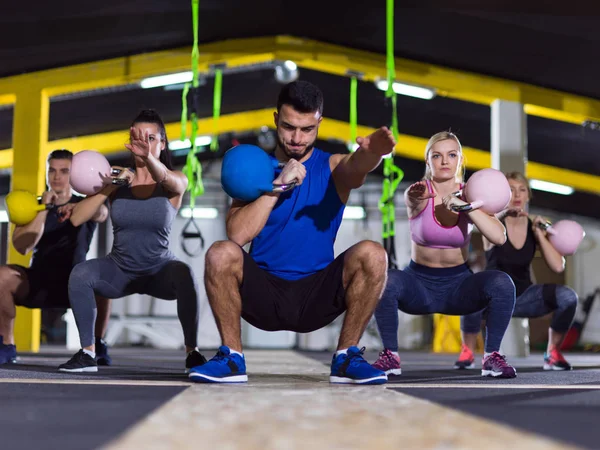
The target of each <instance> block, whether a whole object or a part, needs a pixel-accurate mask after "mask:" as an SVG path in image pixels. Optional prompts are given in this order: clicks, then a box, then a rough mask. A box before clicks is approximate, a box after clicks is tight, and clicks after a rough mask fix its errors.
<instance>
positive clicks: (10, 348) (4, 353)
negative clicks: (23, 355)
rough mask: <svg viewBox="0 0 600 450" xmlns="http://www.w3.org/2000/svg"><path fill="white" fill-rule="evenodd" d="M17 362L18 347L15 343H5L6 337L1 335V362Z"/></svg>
mask: <svg viewBox="0 0 600 450" xmlns="http://www.w3.org/2000/svg"><path fill="white" fill-rule="evenodd" d="M15 362H17V347H15V346H14V345H13V344H4V338H3V337H2V336H0V364H9V363H15Z"/></svg>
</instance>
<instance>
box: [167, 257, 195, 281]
mask: <svg viewBox="0 0 600 450" xmlns="http://www.w3.org/2000/svg"><path fill="white" fill-rule="evenodd" d="M169 264H170V267H169V270H170V272H171V274H172V275H171V276H172V277H173V278H174V279H175V280H176V281H184V280H190V279H194V272H193V271H192V268H191V267H190V266H189V265H188V264H186V263H184V262H183V261H172V262H171V263H169Z"/></svg>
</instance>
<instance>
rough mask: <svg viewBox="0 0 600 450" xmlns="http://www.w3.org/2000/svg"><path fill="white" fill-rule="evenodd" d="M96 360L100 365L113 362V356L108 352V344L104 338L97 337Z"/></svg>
mask: <svg viewBox="0 0 600 450" xmlns="http://www.w3.org/2000/svg"><path fill="white" fill-rule="evenodd" d="M96 362H97V363H98V365H99V366H110V365H111V364H112V358H111V357H110V356H109V354H108V345H107V344H106V342H105V341H104V339H102V338H96Z"/></svg>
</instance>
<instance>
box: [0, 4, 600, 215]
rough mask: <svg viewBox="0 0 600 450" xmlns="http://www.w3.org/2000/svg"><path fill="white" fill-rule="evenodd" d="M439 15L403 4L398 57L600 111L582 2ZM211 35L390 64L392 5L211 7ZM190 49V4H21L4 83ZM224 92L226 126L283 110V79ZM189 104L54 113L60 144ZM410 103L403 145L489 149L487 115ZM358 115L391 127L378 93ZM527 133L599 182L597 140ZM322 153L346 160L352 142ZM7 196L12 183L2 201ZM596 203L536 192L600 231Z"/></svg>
mask: <svg viewBox="0 0 600 450" xmlns="http://www.w3.org/2000/svg"><path fill="white" fill-rule="evenodd" d="M436 3H438V5H437V6H438V7H435V6H436ZM440 3H442V2H418V3H417V2H412V1H411V2H406V1H405V2H402V1H398V0H397V1H396V18H395V37H396V39H395V49H396V56H398V57H405V58H409V59H415V60H420V61H425V62H431V63H435V64H439V65H444V66H449V67H454V68H457V69H462V70H470V71H473V72H478V73H483V74H488V75H493V76H497V77H502V78H507V79H512V80H517V81H523V82H528V83H531V84H535V85H539V86H544V87H548V88H554V89H560V90H563V91H567V92H571V93H576V94H580V95H585V96H589V97H595V98H598V99H600V85H599V84H598V82H597V80H599V79H600V60H599V59H598V58H597V57H595V55H596V54H597V48H598V44H599V43H600V27H598V21H597V17H596V16H595V14H589V11H587V12H586V11H582V13H581V15H574V14H575V12H576V11H577V8H576V7H577V6H578V5H577V2H570V5H571V6H572V8H571V9H570V11H571V15H570V16H563V15H561V14H560V11H558V10H556V8H555V10H554V11H551V10H550V9H549V8H548V7H546V8H545V9H546V10H545V11H542V10H538V11H535V10H533V9H531V10H530V12H529V13H526V12H524V11H519V10H518V7H519V4H518V3H517V2H507V1H498V0H496V1H491V2H486V5H487V6H486V8H489V9H487V10H482V9H476V8H481V7H480V6H479V5H477V3H481V2H474V1H473V2H464V1H457V2H453V3H452V4H453V5H454V6H453V8H440V7H439V4H440ZM446 3H448V4H449V2H446ZM417 4H418V5H419V7H416V6H415V5H417ZM469 4H471V5H476V6H473V7H472V8H469ZM325 6H327V8H328V10H329V11H330V12H327V11H325V9H324V8H325ZM530 6H531V5H530ZM571 6H570V7H571ZM492 8H493V9H494V11H492ZM532 8H533V6H532ZM199 33H200V42H201V43H204V42H213V41H220V40H225V39H233V38H245V37H256V36H274V35H279V34H287V35H294V36H301V37H307V38H311V39H316V40H320V41H324V42H329V43H334V44H339V45H344V46H347V47H352V48H357V49H363V50H369V51H373V52H377V53H382V54H383V53H385V1H383V0H380V1H378V2H364V1H349V0H346V1H339V0H332V1H329V2H316V1H314V0H305V1H303V2H301V3H298V2H290V1H275V0H271V1H266V0H253V1H249V0H200V26H199ZM191 42H192V29H191V8H190V1H188V0H177V1H166V0H143V1H142V0H120V1H117V0H104V1H102V2H95V1H94V2H92V1H81V0H80V1H77V2H76V1H73V0H62V1H58V2H48V1H40V0H33V1H30V2H11V8H10V10H8V9H4V10H3V13H2V14H1V15H0V61H2V64H0V76H7V75H13V74H19V73H24V72H29V71H34V70H41V69H47V68H52V67H60V66H64V65H69V64H75V63H82V62H89V61H96V60H101V59H106V58H111V57H117V56H123V55H131V54H137V53H141V52H148V51H155V50H163V49H169V48H177V47H183V46H189V45H191ZM300 76H301V78H303V79H307V80H309V81H313V82H315V83H316V84H318V85H319V86H320V87H321V88H322V90H323V91H324V94H325V115H326V116H327V117H331V118H333V119H338V120H347V118H348V116H349V111H348V98H349V94H348V92H349V81H348V79H346V78H339V77H335V76H333V75H328V74H323V73H319V72H313V71H309V70H301V73H300ZM223 86H224V89H223V107H222V113H223V114H227V113H232V112H240V111H248V110H253V109H259V108H266V107H273V106H274V105H275V100H276V96H277V92H278V90H279V88H280V86H281V85H279V84H278V83H277V82H276V81H275V79H274V77H273V73H272V70H259V71H254V72H249V73H238V74H231V75H226V76H225V77H224V85H223ZM202 89H203V94H205V95H203V98H206V102H205V103H203V108H204V111H203V114H202V115H203V116H210V115H211V112H212V109H211V102H212V79H209V80H208V82H207V84H206V85H205V86H204V87H203V88H202ZM180 95H181V93H180V91H167V90H164V89H162V88H157V89H149V90H141V89H132V90H124V91H117V92H113V93H107V94H104V95H98V96H89V97H82V98H75V99H69V100H62V101H57V102H52V104H51V120H50V131H49V132H50V139H58V138H62V137H68V136H76V135H81V134H89V133H94V132H103V131H110V130H119V129H125V128H126V127H127V125H128V124H129V122H130V120H131V119H132V118H133V116H134V115H135V114H136V112H137V111H138V110H139V109H140V108H147V107H151V108H156V109H158V110H159V111H160V112H161V113H162V114H163V116H164V118H165V120H166V121H177V120H179V118H180V111H181V109H180V108H181V98H180ZM398 100H399V127H400V132H402V133H406V134H409V135H415V136H420V137H425V138H427V137H429V136H431V135H432V134H433V133H435V132H437V131H440V130H443V129H452V130H453V131H455V132H456V133H457V134H458V135H459V136H460V138H461V140H462V143H463V145H466V146H471V147H475V148H480V149H483V150H489V146H490V109H489V108H488V107H485V106H481V105H475V104H470V103H465V102H461V101H457V100H452V99H447V98H439V97H438V98H436V99H434V100H431V101H425V100H418V99H413V98H409V97H402V96H400V97H399V98H398ZM358 102H359V113H358V114H359V117H358V120H359V123H361V124H363V125H369V126H380V125H389V122H390V108H389V105H388V104H387V102H386V100H385V98H384V95H383V93H382V92H380V91H378V90H377V89H375V87H374V86H373V85H372V84H370V83H363V82H360V83H359V93H358ZM527 125H528V152H529V160H531V161H536V162H540V163H545V164H549V165H555V166H559V167H563V168H568V169H572V170H576V171H580V172H586V173H591V174H596V175H597V174H600V162H599V161H600V158H598V150H597V149H598V147H599V144H600V134H598V132H595V131H592V130H589V129H584V128H582V127H580V126H577V125H572V124H565V123H559V122H554V121H550V120H546V119H541V118H537V117H531V116H530V117H528V123H527ZM11 130H12V109H11V108H5V109H3V110H0V148H6V147H9V146H10V145H11V132H12V131H11ZM125 138H126V136H124V140H125ZM222 139H223V142H222V146H223V147H227V146H228V145H230V144H231V141H230V140H228V139H229V137H223V138H222ZM250 139H251V138H250ZM322 146H324V147H326V148H327V150H329V151H345V149H344V146H343V145H342V144H340V143H338V144H334V143H322ZM398 165H399V166H400V167H402V168H403V169H404V170H405V173H406V180H407V181H412V180H416V179H417V178H419V177H420V176H421V174H422V169H423V165H422V163H420V162H418V161H412V160H406V159H403V158H398ZM7 189H8V179H7V177H6V176H5V177H3V178H0V190H3V191H6V190H7ZM592 203H596V204H597V203H598V196H594V195H591V194H584V193H576V194H575V195H572V196H569V197H563V196H558V195H553V194H544V193H539V194H538V193H536V196H535V199H534V204H535V205H536V206H540V207H544V208H551V209H556V210H561V211H564V212H570V213H576V214H582V215H587V216H591V217H596V218H600V209H599V208H590V204H592Z"/></svg>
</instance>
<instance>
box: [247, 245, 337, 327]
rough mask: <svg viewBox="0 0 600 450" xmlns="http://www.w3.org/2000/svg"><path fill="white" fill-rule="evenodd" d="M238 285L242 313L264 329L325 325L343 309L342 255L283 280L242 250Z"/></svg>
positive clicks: (254, 324) (252, 323) (251, 322)
mask: <svg viewBox="0 0 600 450" xmlns="http://www.w3.org/2000/svg"><path fill="white" fill-rule="evenodd" d="M243 254H244V276H243V281H242V286H241V289H240V291H241V297H242V317H243V318H244V319H245V320H246V321H247V322H248V323H250V324H251V325H253V326H255V327H256V328H260V329H261V330H265V331H278V330H289V331H295V332H298V333H308V332H310V331H315V330H318V329H320V328H323V327H324V326H326V325H329V324H330V323H331V322H333V321H334V320H335V318H336V317H338V316H339V315H340V314H342V313H343V312H344V311H345V310H346V301H345V291H344V286H343V278H342V277H343V269H344V255H345V253H342V254H341V255H339V256H338V257H337V258H336V259H335V260H334V261H332V262H331V263H330V264H329V265H328V266H327V267H325V268H324V269H323V270H320V271H319V272H316V273H314V274H312V275H309V276H307V277H305V278H301V279H299V280H285V279H283V278H279V277H277V276H275V275H272V274H270V273H269V272H267V271H265V270H263V269H261V268H260V267H259V266H258V265H257V264H256V262H255V261H254V259H252V257H251V256H250V255H249V254H248V253H247V252H245V251H243Z"/></svg>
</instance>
